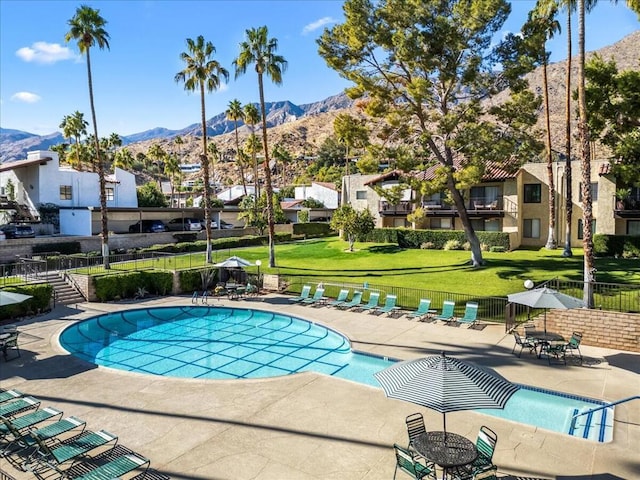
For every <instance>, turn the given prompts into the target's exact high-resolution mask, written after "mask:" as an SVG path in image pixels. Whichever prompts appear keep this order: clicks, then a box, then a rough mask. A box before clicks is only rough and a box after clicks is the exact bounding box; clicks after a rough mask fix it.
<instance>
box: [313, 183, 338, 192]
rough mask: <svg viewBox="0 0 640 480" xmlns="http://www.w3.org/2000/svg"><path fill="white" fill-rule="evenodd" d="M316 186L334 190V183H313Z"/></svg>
mask: <svg viewBox="0 0 640 480" xmlns="http://www.w3.org/2000/svg"><path fill="white" fill-rule="evenodd" d="M313 183H315V184H317V185H321V186H323V187H325V188H330V189H331V190H336V185H335V184H334V183H331V182H313Z"/></svg>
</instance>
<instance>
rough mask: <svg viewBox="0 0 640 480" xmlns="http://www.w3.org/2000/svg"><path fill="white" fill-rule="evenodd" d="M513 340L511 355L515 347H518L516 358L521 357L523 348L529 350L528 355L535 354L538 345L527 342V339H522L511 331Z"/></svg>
mask: <svg viewBox="0 0 640 480" xmlns="http://www.w3.org/2000/svg"><path fill="white" fill-rule="evenodd" d="M513 338H514V339H515V343H514V344H513V348H512V349H511V353H514V352H515V351H516V347H520V351H519V352H518V358H520V356H521V355H522V350H524V349H525V348H528V349H529V353H535V352H536V348H537V347H538V344H537V343H536V342H534V341H533V340H529V339H527V338H524V339H523V338H522V337H521V336H520V334H519V333H518V332H516V331H515V330H514V331H513Z"/></svg>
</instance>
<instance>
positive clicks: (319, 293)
mask: <svg viewBox="0 0 640 480" xmlns="http://www.w3.org/2000/svg"><path fill="white" fill-rule="evenodd" d="M326 300H327V297H325V296H324V287H316V291H315V292H313V297H309V298H305V299H304V300H302V301H301V302H300V303H301V304H305V305H312V304H318V303H322V302H325V301H326Z"/></svg>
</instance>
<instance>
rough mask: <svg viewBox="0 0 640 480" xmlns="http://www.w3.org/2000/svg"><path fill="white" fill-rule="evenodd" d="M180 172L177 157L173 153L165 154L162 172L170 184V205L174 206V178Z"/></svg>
mask: <svg viewBox="0 0 640 480" xmlns="http://www.w3.org/2000/svg"><path fill="white" fill-rule="evenodd" d="M179 173H180V166H179V165H178V158H177V157H176V156H175V155H171V154H170V155H167V156H166V157H165V162H164V174H165V175H166V176H167V177H168V178H169V185H170V186H171V200H170V203H169V206H170V207H172V208H173V207H174V206H175V205H174V201H173V193H174V191H175V179H176V177H177V176H178V174H179Z"/></svg>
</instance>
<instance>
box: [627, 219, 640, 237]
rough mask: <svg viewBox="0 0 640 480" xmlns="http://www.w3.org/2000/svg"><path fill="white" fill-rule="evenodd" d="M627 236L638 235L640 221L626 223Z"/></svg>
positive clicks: (639, 233) (639, 232)
mask: <svg viewBox="0 0 640 480" xmlns="http://www.w3.org/2000/svg"><path fill="white" fill-rule="evenodd" d="M627 235H640V220H629V221H628V222H627Z"/></svg>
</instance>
